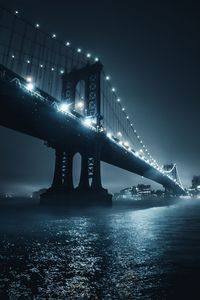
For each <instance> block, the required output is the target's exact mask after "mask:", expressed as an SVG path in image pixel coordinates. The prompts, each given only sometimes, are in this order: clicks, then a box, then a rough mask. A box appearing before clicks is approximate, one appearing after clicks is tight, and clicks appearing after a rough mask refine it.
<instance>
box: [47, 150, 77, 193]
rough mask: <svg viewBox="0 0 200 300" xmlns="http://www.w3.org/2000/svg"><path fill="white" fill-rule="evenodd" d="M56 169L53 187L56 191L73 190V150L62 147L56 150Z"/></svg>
mask: <svg viewBox="0 0 200 300" xmlns="http://www.w3.org/2000/svg"><path fill="white" fill-rule="evenodd" d="M55 152H56V159H55V171H54V178H53V183H52V187H51V189H53V190H55V191H66V192H69V191H72V190H73V188H74V187H73V179H72V167H73V154H72V152H71V151H65V150H62V149H60V148H58V149H56V150H55Z"/></svg>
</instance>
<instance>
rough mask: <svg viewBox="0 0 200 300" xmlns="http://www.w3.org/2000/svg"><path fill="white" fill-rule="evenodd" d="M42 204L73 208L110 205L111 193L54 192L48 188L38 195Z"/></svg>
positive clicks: (104, 191) (90, 191) (103, 191)
mask: <svg viewBox="0 0 200 300" xmlns="http://www.w3.org/2000/svg"><path fill="white" fill-rule="evenodd" d="M40 203H41V204H42V205H46V206H49V205H54V206H57V207H59V206H64V207H73V208H76V207H77V208H85V207H112V195H111V194H109V193H108V192H107V190H104V189H102V190H101V191H93V190H88V191H84V192H83V191H80V190H74V191H71V192H56V191H52V190H51V189H49V190H48V191H47V192H45V193H44V194H42V195H41V196H40Z"/></svg>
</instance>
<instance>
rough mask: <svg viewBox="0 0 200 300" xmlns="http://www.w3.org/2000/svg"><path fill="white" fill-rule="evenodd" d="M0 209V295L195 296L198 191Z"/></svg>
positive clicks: (199, 287) (199, 289) (199, 258)
mask: <svg viewBox="0 0 200 300" xmlns="http://www.w3.org/2000/svg"><path fill="white" fill-rule="evenodd" d="M0 209H1V211H0V238H1V244H0V299H13V300H16V299H67V300H68V299H72V300H75V299H92V300H93V299H105V300H107V299H122V300H125V299H130V300H132V299H200V199H196V200H195V199H193V200H191V199H190V200H189V199H188V200H181V201H179V202H177V203H174V204H172V205H167V206H162V207H150V208H146V209H144V208H142V209H141V208H137V209H136V208H134V207H133V206H132V204H130V203H129V205H128V206H125V205H119V206H114V207H113V208H112V209H102V210H98V211H96V210H91V211H82V212H70V213H69V212H66V211H65V210H62V211H55V210H50V211H47V210H45V209H39V208H38V206H37V205H35V204H34V203H33V204H29V205H26V204H23V205H22V204H20V203H19V204H18V203H16V204H15V205H12V203H9V204H7V205H6V206H4V205H2V203H1V206H0Z"/></svg>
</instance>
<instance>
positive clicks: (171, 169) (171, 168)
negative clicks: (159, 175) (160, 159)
mask: <svg viewBox="0 0 200 300" xmlns="http://www.w3.org/2000/svg"><path fill="white" fill-rule="evenodd" d="M163 170H164V171H165V172H166V173H169V175H170V176H171V177H172V178H173V179H175V180H176V181H177V180H178V173H177V168H176V164H173V163H171V164H166V165H164V166H163ZM165 194H166V195H173V196H175V193H174V190H172V189H171V188H169V187H167V186H165Z"/></svg>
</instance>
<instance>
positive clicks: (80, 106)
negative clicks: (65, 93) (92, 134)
mask: <svg viewBox="0 0 200 300" xmlns="http://www.w3.org/2000/svg"><path fill="white" fill-rule="evenodd" d="M76 107H77V108H79V109H83V108H84V102H83V101H79V102H78V103H77V104H76Z"/></svg>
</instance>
